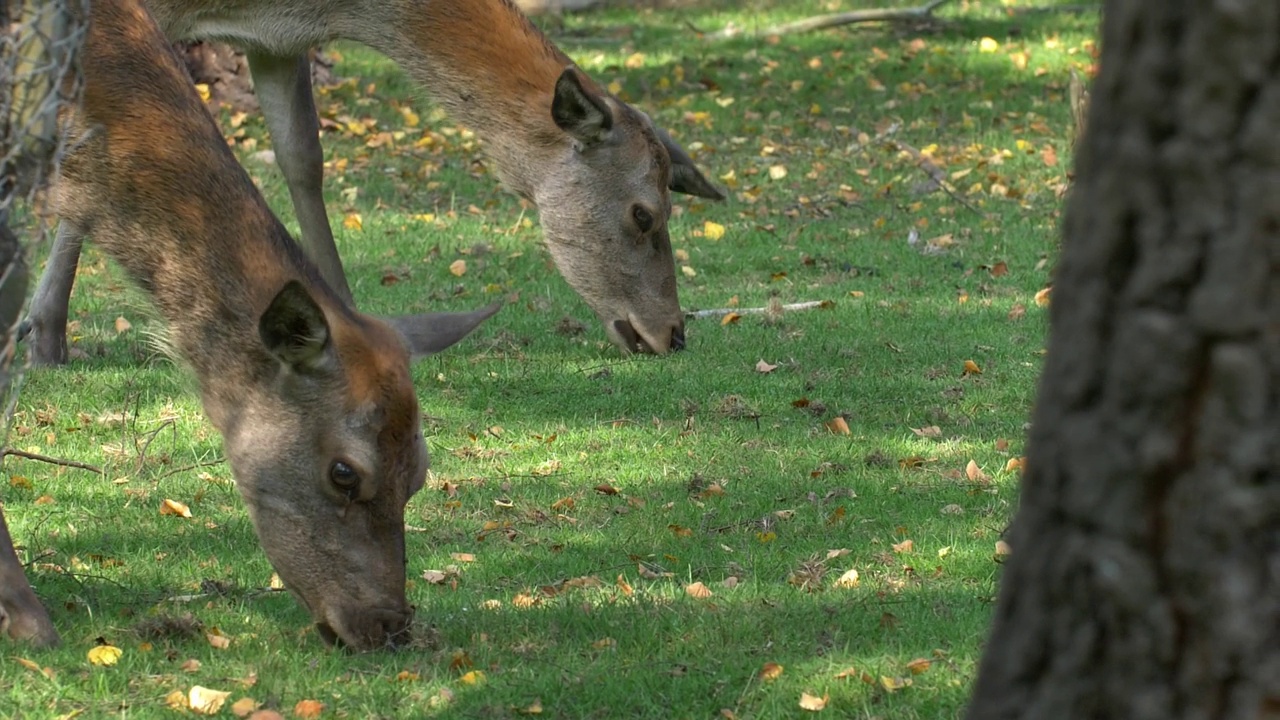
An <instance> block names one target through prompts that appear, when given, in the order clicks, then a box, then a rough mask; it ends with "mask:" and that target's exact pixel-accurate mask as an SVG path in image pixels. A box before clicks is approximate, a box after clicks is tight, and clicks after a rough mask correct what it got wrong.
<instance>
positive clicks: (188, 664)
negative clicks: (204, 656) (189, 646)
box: [178, 658, 204, 673]
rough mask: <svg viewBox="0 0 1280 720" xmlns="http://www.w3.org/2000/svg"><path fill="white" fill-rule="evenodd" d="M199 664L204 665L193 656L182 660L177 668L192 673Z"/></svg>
mask: <svg viewBox="0 0 1280 720" xmlns="http://www.w3.org/2000/svg"><path fill="white" fill-rule="evenodd" d="M201 665H204V663H202V662H200V661H199V660H197V659H195V658H190V659H188V660H185V661H183V663H182V664H181V665H179V666H178V669H179V670H181V671H182V672H188V673H193V672H196V671H198V670H199V669H200V666H201Z"/></svg>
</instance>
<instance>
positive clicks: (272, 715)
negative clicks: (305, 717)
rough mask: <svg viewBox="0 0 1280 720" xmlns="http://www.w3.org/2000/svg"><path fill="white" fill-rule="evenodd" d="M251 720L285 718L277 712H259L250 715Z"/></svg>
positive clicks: (280, 719)
mask: <svg viewBox="0 0 1280 720" xmlns="http://www.w3.org/2000/svg"><path fill="white" fill-rule="evenodd" d="M249 720H284V716H283V715H281V714H280V713H278V712H276V711H275V710H259V711H257V712H255V713H254V714H252V715H250V716H249Z"/></svg>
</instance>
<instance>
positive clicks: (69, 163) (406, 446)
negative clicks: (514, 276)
mask: <svg viewBox="0 0 1280 720" xmlns="http://www.w3.org/2000/svg"><path fill="white" fill-rule="evenodd" d="M90 7H91V11H90V24H89V31H88V34H87V37H86V40H85V45H84V48H83V50H82V62H83V68H84V81H85V84H84V95H83V101H82V104H81V108H80V110H79V112H77V113H75V114H74V115H73V117H72V118H71V120H70V122H69V133H68V134H69V141H68V147H70V148H72V150H71V151H70V152H69V153H68V154H67V156H66V157H65V158H64V159H63V162H62V168H61V174H60V177H59V179H58V181H57V183H56V185H55V198H54V202H55V207H56V209H57V211H58V214H59V216H60V219H61V225H60V227H59V230H58V232H59V235H60V237H62V238H63V239H73V240H76V241H78V240H79V239H80V238H81V237H83V236H84V235H86V234H87V235H90V236H92V237H93V239H94V241H95V242H96V243H98V244H99V245H101V246H102V247H103V249H104V250H105V251H106V252H107V253H108V254H109V255H110V256H111V257H112V258H114V259H115V260H116V261H117V262H119V263H120V264H121V265H123V266H124V268H125V269H126V270H127V271H128V273H129V275H130V276H131V277H132V278H133V279H134V280H135V281H136V282H137V283H138V284H139V285H141V286H142V287H143V288H144V289H145V290H146V291H147V292H148V293H149V294H150V295H151V298H152V300H153V301H154V302H155V304H156V305H157V306H158V308H159V310H160V312H161V314H162V315H163V316H164V318H165V320H166V321H167V323H168V327H169V331H170V335H171V338H172V343H173V345H174V347H175V349H176V350H177V351H178V353H179V354H180V355H181V356H182V358H183V359H184V360H185V361H186V362H187V363H189V364H190V366H191V368H192V370H193V371H194V373H195V375H196V378H197V379H198V380H199V385H200V394H201V400H202V403H203V405H204V409H205V413H206V414H207V415H208V417H209V419H210V421H211V422H212V423H213V425H214V426H215V427H217V429H218V430H219V431H220V432H221V433H222V437H223V443H224V446H225V452H226V456H227V460H228V462H229V463H230V465H231V470H232V473H233V475H234V477H235V481H236V487H237V488H238V489H239V490H240V494H241V496H242V497H243V498H244V500H245V503H246V504H247V505H248V507H249V514H250V516H251V518H252V519H253V525H254V529H255V530H256V531H257V533H258V538H259V540H260V541H261V543H262V547H263V549H264V550H265V551H266V553H267V557H268V558H269V559H270V560H271V564H272V565H273V566H274V567H275V569H276V571H277V572H278V573H279V574H280V577H281V578H282V579H283V580H284V582H285V584H286V585H287V586H288V587H289V588H290V589H291V590H292V591H293V592H294V593H295V594H296V595H297V596H298V598H299V599H300V600H301V601H302V603H303V604H304V605H305V606H306V607H307V609H308V610H309V611H310V612H311V615H312V616H313V617H314V619H315V621H316V624H317V626H318V627H319V630H320V633H321V635H322V636H323V637H324V638H325V639H326V640H328V641H330V642H333V641H337V640H340V641H342V642H343V643H345V644H346V645H348V646H350V647H352V648H356V649H360V650H366V649H372V648H377V647H382V646H384V645H388V644H392V645H394V644H397V643H399V642H401V641H403V639H404V638H405V637H406V635H407V628H408V625H409V621H410V616H411V607H410V605H409V603H408V601H407V600H406V598H405V562H406V560H405V550H404V507H405V503H406V502H407V501H408V500H409V497H410V496H411V495H413V494H414V493H415V492H417V491H418V489H419V488H421V487H422V484H423V482H424V480H425V477H426V472H427V464H428V458H427V447H426V444H425V443H424V441H423V438H422V431H421V427H420V425H421V420H420V416H419V410H418V399H417V395H416V394H415V392H414V388H413V384H412V382H411V380H410V374H409V361H410V357H411V356H412V355H421V354H426V353H430V352H435V351H438V350H441V349H443V348H445V347H447V346H449V345H451V344H453V343H454V342H456V341H457V340H459V339H461V338H462V337H463V336H465V335H466V334H467V333H468V332H469V331H470V330H471V329H473V328H474V327H475V326H476V325H478V324H479V323H480V322H481V321H483V320H484V319H485V318H486V317H488V316H489V315H491V314H493V312H495V311H496V310H497V306H493V307H490V308H487V309H485V310H481V311H477V312H474V313H463V314H444V315H422V316H412V317H403V318H397V319H394V320H391V321H383V320H379V319H377V318H374V317H371V316H368V315H362V314H360V313H358V312H356V311H355V310H354V309H352V308H351V306H350V304H349V303H348V302H347V301H346V300H345V299H344V298H343V297H342V296H341V295H340V294H339V293H337V292H336V291H334V290H333V289H332V288H331V287H330V286H329V285H328V284H327V283H326V282H325V281H324V280H323V279H322V278H321V276H320V274H319V272H318V270H317V269H316V268H315V266H314V265H313V264H312V263H311V262H310V261H309V260H308V259H307V258H306V256H305V255H304V254H303V253H302V251H301V249H300V248H299V247H298V246H297V245H296V244H295V243H294V242H293V240H292V239H291V238H290V237H289V234H288V232H287V231H286V230H285V229H284V226H283V225H281V224H280V222H279V221H278V220H276V218H275V217H274V216H273V215H272V214H271V211H270V210H269V209H268V207H267V204H266V202H265V201H264V200H263V199H262V197H261V196H260V195H259V194H258V192H257V190H256V189H255V188H254V186H253V183H252V182H251V181H250V179H249V177H248V176H247V175H246V174H245V172H244V170H242V169H241V168H240V166H239V165H238V164H237V163H236V160H235V157H234V156H233V155H232V153H231V151H230V150H229V149H228V148H227V145H226V142H225V141H224V140H223V138H222V134H221V133H220V132H219V130H218V127H217V125H216V124H215V123H214V121H213V118H212V117H210V116H209V114H208V113H207V112H206V110H205V108H204V106H203V105H202V104H201V102H200V98H199V97H198V96H197V95H196V92H195V90H194V89H193V88H192V86H191V83H190V82H189V81H188V79H187V76H186V73H185V71H184V70H183V68H182V66H181V65H180V64H179V62H178V60H177V58H176V57H175V56H174V54H173V52H172V51H171V50H170V48H169V46H168V44H167V43H166V41H165V38H164V36H163V35H162V34H161V33H160V31H159V28H158V27H157V26H156V25H155V23H154V22H153V21H152V20H151V18H150V17H148V15H147V13H146V10H145V9H144V8H143V6H142V5H141V3H140V0H93V1H92V2H91V3H90ZM0 530H3V528H0ZM2 534H3V537H2V538H0V581H3V582H0V606H3V607H5V608H6V609H7V617H8V618H9V621H8V630H9V634H10V635H15V634H16V635H23V636H26V637H29V638H31V639H33V640H35V641H37V642H44V643H49V642H53V641H56V637H57V636H56V633H54V631H53V628H52V626H51V625H50V624H49V622H48V617H47V616H46V615H44V613H43V611H42V610H39V606H38V605H34V606H33V605H32V603H33V601H34V599H33V597H32V596H31V595H30V592H29V589H28V588H27V586H26V583H25V581H22V582H21V583H20V586H21V588H22V589H15V582H16V581H18V580H20V579H21V573H22V568H21V566H20V565H18V564H17V559H16V556H15V555H14V553H13V547H12V544H11V541H10V540H9V538H8V533H7V532H3V533H2ZM33 607H34V609H36V610H39V615H38V616H35V617H33V616H32V615H31V613H32V612H33Z"/></svg>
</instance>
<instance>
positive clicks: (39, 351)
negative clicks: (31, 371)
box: [20, 222, 84, 365]
mask: <svg viewBox="0 0 1280 720" xmlns="http://www.w3.org/2000/svg"><path fill="white" fill-rule="evenodd" d="M83 242H84V233H83V232H82V231H81V230H80V229H79V228H77V227H76V226H75V225H73V224H72V223H69V222H62V223H60V224H59V225H58V235H57V237H56V238H55V239H54V241H53V250H52V251H51V252H50V253H49V262H48V264H47V265H45V268H44V274H43V275H41V276H40V283H39V284H38V285H36V292H35V295H33V296H32V298H31V307H30V309H29V310H28V311H27V319H26V322H24V323H23V324H22V329H21V331H20V334H21V335H24V336H25V337H26V340H27V344H28V345H30V347H31V364H32V365H64V364H66V362H67V306H68V304H69V303H70V302H71V287H72V285H74V284H75V282H76V266H77V265H78V264H79V263H80V246H81V245H82V244H83Z"/></svg>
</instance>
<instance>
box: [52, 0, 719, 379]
mask: <svg viewBox="0 0 1280 720" xmlns="http://www.w3.org/2000/svg"><path fill="white" fill-rule="evenodd" d="M147 7H148V9H149V10H150V11H151V13H152V15H153V16H155V18H156V20H157V21H158V22H159V23H160V27H161V28H163V29H164V31H165V33H166V34H167V35H168V37H169V38H171V39H174V40H179V39H212V40H221V41H225V42H229V43H232V44H235V45H239V46H241V47H244V48H245V49H246V50H247V51H248V60H249V67H250V70H251V71H252V73H253V78H254V82H255V86H256V92H257V94H258V100H259V102H260V103H261V105H262V112H263V115H264V116H265V117H266V120H267V127H268V129H269V130H270V132H271V138H272V142H273V144H274V146H275V149H276V159H277V161H278V163H279V165H280V169H281V171H282V172H283V173H284V176H285V180H286V181H287V183H288V185H289V192H290V195H291V197H292V199H293V206H294V210H295V211H296V212H297V216H298V225H299V226H300V227H301V230H302V242H303V244H304V246H305V247H306V248H307V251H308V253H309V255H310V256H311V257H312V258H313V259H315V260H316V262H317V264H318V265H319V266H320V268H321V270H322V272H323V273H324V276H325V278H326V279H328V280H329V282H330V284H331V285H332V286H333V287H334V288H336V289H337V290H338V291H339V293H340V295H341V296H342V297H344V298H347V299H349V298H350V291H349V290H348V289H347V284H346V280H345V278H344V276H343V272H342V264H341V262H340V261H339V259H338V254H337V250H336V249H335V248H334V244H333V235H332V232H331V231H330V229H329V220H328V218H327V216H326V214H325V208H324V200H323V198H322V195H321V185H322V181H323V170H322V167H321V165H322V160H323V158H322V154H321V148H320V143H319V138H318V133H319V125H318V121H317V118H316V109H315V102H314V99H313V98H312V94H311V73H310V66H309V64H308V62H307V58H306V51H307V50H308V48H310V47H312V46H314V45H317V44H320V43H323V42H327V41H329V40H333V39H335V38H346V39H351V40H357V41H359V42H362V43H364V44H366V45H369V46H371V47H373V48H374V49H376V50H378V51H380V52H382V53H383V54H385V55H387V56H388V57H390V58H392V59H393V60H394V61H396V63H398V64H399V65H400V66H401V67H402V68H404V69H405V70H406V71H407V72H408V73H409V75H410V76H412V77H413V78H414V79H415V80H417V81H418V82H419V83H420V84H422V86H423V87H425V88H427V89H428V90H429V91H430V93H431V94H432V95H433V96H434V97H435V99H436V100H437V101H438V102H439V103H440V104H441V105H442V106H444V107H445V108H446V109H447V110H448V111H449V112H450V113H451V114H452V116H453V117H454V119H456V120H457V121H459V122H461V123H462V124H464V125H466V126H468V127H470V128H471V129H473V130H474V131H475V133H476V135H477V136H479V137H480V138H481V139H482V140H483V141H484V142H485V146H486V148H487V153H488V156H489V159H490V161H491V163H492V165H493V167H494V169H495V170H496V171H497V174H498V176H499V177H500V178H501V180H502V181H503V182H504V183H505V184H506V186H507V187H508V188H510V189H511V190H512V191H514V192H515V193H516V194H518V195H520V196H521V197H523V198H525V199H527V200H530V201H532V202H533V203H534V204H535V205H536V206H537V207H538V211H539V213H540V216H541V222H542V227H543V232H544V235H545V239H546V244H547V247H548V249H549V250H550V251H551V256H552V258H553V259H554V261H555V263H556V267H557V268H559V270H560V273H561V274H562V275H563V276H564V278H565V280H566V281H568V283H569V285H570V286H571V287H573V289H574V290H576V291H577V293H578V294H579V295H580V296H582V298H583V299H584V300H586V302H587V304H588V305H589V306H590V307H591V309H592V310H593V311H595V313H596V315H597V316H598V317H599V318H600V321H601V322H602V323H603V324H604V327H605V332H606V333H607V335H608V336H609V339H610V340H612V341H613V342H614V343H615V344H616V345H618V346H619V347H621V348H623V349H624V350H626V351H640V352H654V353H665V352H667V351H668V350H670V349H675V350H679V349H682V348H683V347H684V342H685V341H684V318H683V316H682V314H681V311H680V301H679V297H678V296H677V293H676V276H675V262H674V259H673V257H672V251H671V239H670V237H669V235H668V232H667V220H668V218H669V217H670V215H671V198H670V192H669V191H675V192H679V193H688V194H692V195H697V196H700V197H705V198H711V199H716V200H719V199H723V197H724V196H723V194H722V193H721V192H720V190H719V189H717V188H716V187H715V186H714V185H712V184H711V183H710V182H708V180H707V179H706V178H705V177H704V176H703V175H702V173H700V172H699V171H698V169H697V168H696V167H695V166H694V164H693V161H692V160H691V159H690V158H689V156H688V155H687V154H686V153H685V151H684V150H683V149H681V147H680V146H679V145H678V144H676V143H675V142H674V141H673V140H672V139H671V138H670V137H669V136H668V135H667V133H666V132H665V131H663V130H662V128H659V127H658V126H656V125H654V123H653V122H652V121H651V120H650V119H649V117H648V116H647V115H646V114H644V113H643V112H640V111H639V110H636V109H635V108H633V107H631V106H630V105H628V104H626V103H624V102H622V101H621V100H619V99H617V98H616V97H613V96H612V95H610V94H609V93H607V92H605V91H603V90H601V89H600V88H599V87H598V86H597V85H596V84H595V83H593V82H592V81H591V80H590V79H589V78H588V77H587V76H586V75H585V74H584V73H583V72H582V71H581V70H579V69H578V68H577V67H575V66H574V65H573V63H572V61H571V60H569V58H568V57H567V56H565V54H564V53H562V52H561V51H560V50H559V49H558V48H556V46H555V45H554V44H552V43H551V41H550V40H548V39H547V38H546V37H545V36H544V35H543V34H542V33H541V32H539V31H538V29H537V28H535V27H534V26H533V24H532V23H530V22H529V20H528V18H526V17H525V16H524V14H523V13H521V12H520V10H519V8H517V7H516V5H515V3H514V2H512V0H240V1H239V2H234V3H228V2H224V1H222V0H147ZM79 253H80V249H79V247H77V246H75V244H74V243H73V242H71V241H70V240H69V239H68V240H67V241H66V242H59V243H58V244H57V245H56V246H55V248H54V251H53V254H52V255H51V257H50V260H49V264H48V267H47V268H46V270H45V273H44V275H43V277H42V278H41V281H40V285H39V288H38V289H37V291H36V294H35V297H34V299H33V301H32V305H31V311H30V315H29V318H28V323H27V327H28V328H29V329H30V331H31V333H32V334H33V336H34V337H32V338H31V340H30V342H31V348H32V360H33V362H36V363H39V364H60V363H63V362H65V361H66V357H67V345H66V323H67V302H68V298H69V297H70V294H71V285H72V283H73V281H74V278H75V266H76V260H77V258H78V257H79Z"/></svg>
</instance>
